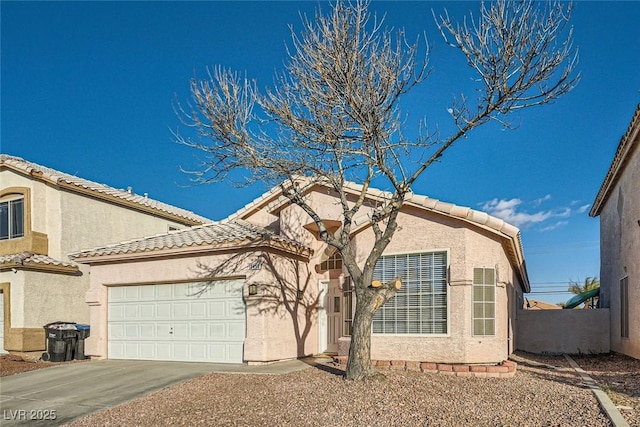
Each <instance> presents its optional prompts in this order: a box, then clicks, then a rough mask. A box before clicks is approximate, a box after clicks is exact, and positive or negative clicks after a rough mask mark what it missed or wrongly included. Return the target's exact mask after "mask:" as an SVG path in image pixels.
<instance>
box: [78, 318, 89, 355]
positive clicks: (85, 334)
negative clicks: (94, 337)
mask: <svg viewBox="0 0 640 427" xmlns="http://www.w3.org/2000/svg"><path fill="white" fill-rule="evenodd" d="M89 331H90V327H89V325H81V324H77V325H76V338H77V341H76V349H75V356H74V358H75V359H76V360H84V359H86V358H87V356H85V354H84V340H85V338H89Z"/></svg>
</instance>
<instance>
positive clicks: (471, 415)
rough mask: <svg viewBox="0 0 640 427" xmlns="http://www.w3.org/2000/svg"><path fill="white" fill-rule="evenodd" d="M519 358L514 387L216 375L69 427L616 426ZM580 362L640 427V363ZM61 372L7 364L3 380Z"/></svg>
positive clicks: (574, 382)
mask: <svg viewBox="0 0 640 427" xmlns="http://www.w3.org/2000/svg"><path fill="white" fill-rule="evenodd" d="M516 358H517V359H518V372H517V374H516V376H515V377H514V378H505V379H499V378H461V377H454V376H448V375H442V374H431V373H429V374H426V373H419V372H410V371H409V372H401V371H384V373H385V375H386V377H387V378H386V380H383V381H376V382H369V383H363V384H361V383H352V382H348V381H345V380H343V379H342V377H341V376H340V375H339V374H340V371H338V370H336V369H335V368H332V367H328V368H326V369H325V370H322V369H317V368H315V369H314V368H311V369H307V370H304V371H300V372H295V373H291V374H286V375H238V374H210V375H206V376H204V377H201V378H197V379H194V380H191V381H188V382H185V383H183V384H180V385H177V386H174V387H171V388H167V389H164V390H161V391H159V392H156V393H153V394H150V395H148V396H145V397H143V398H141V399H137V400H135V401H132V402H130V403H127V404H124V405H121V406H118V407H115V408H111V409H108V410H106V411H103V412H100V413H95V414H93V415H90V416H88V417H85V418H82V419H79V420H76V421H74V422H73V423H72V424H70V425H71V426H95V425H104V426H129V425H137V426H163V425H166V426H169V425H172V426H173V425H184V426H191V425H216V426H273V425H278V426H378V425H387V426H492V427H495V426H609V425H611V424H610V422H609V420H608V419H607V417H606V415H605V414H604V413H603V412H601V411H600V409H599V407H598V403H597V401H596V399H595V397H594V396H593V394H592V393H591V391H589V390H588V389H586V388H584V387H583V385H582V383H581V380H580V379H579V377H578V376H577V375H576V374H575V373H574V372H573V370H571V369H570V367H569V364H568V362H567V361H566V359H565V358H564V357H562V356H540V355H532V354H528V353H517V354H516ZM573 359H574V360H576V362H578V364H579V365H580V366H581V367H582V368H583V369H584V370H585V371H587V372H588V373H589V375H590V376H591V377H592V378H593V379H594V380H596V381H597V382H598V384H599V385H600V386H601V388H602V389H603V390H604V391H606V392H607V394H608V395H609V397H610V398H611V400H612V401H613V402H614V403H615V404H616V405H619V407H620V412H621V413H622V415H623V416H624V417H625V419H626V420H627V421H628V422H629V424H630V425H631V426H635V427H640V360H637V359H632V358H630V357H626V356H622V355H618V354H613V353H612V354H608V355H597V356H573ZM66 363H76V362H66ZM55 365H58V364H57V363H50V362H33V361H23V360H22V359H21V358H20V357H17V356H10V355H5V356H0V375H1V376H6V375H12V374H15V373H20V372H26V371H29V370H33V369H41V368H46V367H49V366H55ZM545 365H547V366H545ZM551 367H558V368H560V369H552V368H551Z"/></svg>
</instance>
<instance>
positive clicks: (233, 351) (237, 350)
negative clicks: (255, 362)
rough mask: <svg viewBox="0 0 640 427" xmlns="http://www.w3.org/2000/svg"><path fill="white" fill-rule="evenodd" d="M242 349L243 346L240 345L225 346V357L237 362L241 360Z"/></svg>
mask: <svg viewBox="0 0 640 427" xmlns="http://www.w3.org/2000/svg"><path fill="white" fill-rule="evenodd" d="M242 349H243V346H242V344H237V343H236V344H229V345H228V346H227V357H228V358H229V359H230V360H238V359H240V360H241V359H242V354H243V353H242Z"/></svg>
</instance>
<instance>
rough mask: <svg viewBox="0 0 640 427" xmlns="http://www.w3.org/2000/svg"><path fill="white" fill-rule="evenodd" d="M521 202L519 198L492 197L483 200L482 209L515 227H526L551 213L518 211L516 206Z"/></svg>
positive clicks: (540, 220) (547, 217)
mask: <svg viewBox="0 0 640 427" xmlns="http://www.w3.org/2000/svg"><path fill="white" fill-rule="evenodd" d="M521 204H522V200H520V199H510V200H504V199H503V200H498V199H493V200H490V201H488V202H485V203H484V204H483V205H482V209H483V210H484V211H486V212H487V213H488V214H490V215H493V216H496V217H498V218H501V219H503V220H505V221H506V222H508V223H509V224H513V225H515V226H516V227H527V226H529V225H531V224H537V223H539V222H543V221H545V220H547V219H549V218H551V216H552V215H553V214H552V212H550V211H540V212H535V213H527V212H518V211H517V209H518V207H519V206H520V205H521Z"/></svg>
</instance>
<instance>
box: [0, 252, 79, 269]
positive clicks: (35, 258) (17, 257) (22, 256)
mask: <svg viewBox="0 0 640 427" xmlns="http://www.w3.org/2000/svg"><path fill="white" fill-rule="evenodd" d="M2 264H11V265H16V264H21V265H24V266H28V265H50V266H56V267H69V268H77V267H78V265H77V264H75V263H73V262H66V261H59V260H57V259H54V258H51V257H50V256H47V255H39V254H34V253H31V252H22V253H18V254H9V255H0V265H2Z"/></svg>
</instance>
